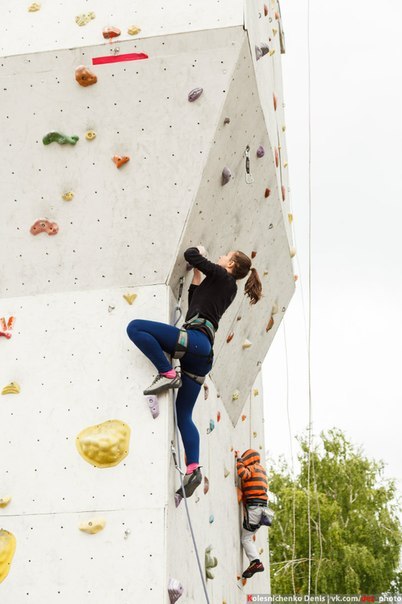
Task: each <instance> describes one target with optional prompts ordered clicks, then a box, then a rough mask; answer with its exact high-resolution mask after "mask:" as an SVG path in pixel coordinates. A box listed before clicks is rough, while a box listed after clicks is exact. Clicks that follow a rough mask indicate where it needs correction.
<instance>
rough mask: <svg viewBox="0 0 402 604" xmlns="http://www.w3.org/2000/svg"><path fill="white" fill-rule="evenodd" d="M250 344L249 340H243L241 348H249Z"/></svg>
mask: <svg viewBox="0 0 402 604" xmlns="http://www.w3.org/2000/svg"><path fill="white" fill-rule="evenodd" d="M251 346H252V344H251V342H250V340H244V342H243V345H242V348H243V350H246V348H251Z"/></svg>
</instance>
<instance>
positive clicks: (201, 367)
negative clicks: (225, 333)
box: [127, 319, 212, 465]
mask: <svg viewBox="0 0 402 604" xmlns="http://www.w3.org/2000/svg"><path fill="white" fill-rule="evenodd" d="M127 333H128V337H129V338H130V340H132V341H133V342H134V344H135V345H136V346H137V347H138V348H139V349H140V350H141V352H143V353H144V354H145V356H147V357H148V359H149V360H150V361H151V362H152V363H153V364H154V365H155V367H156V369H157V370H158V371H159V373H162V372H163V373H165V372H166V371H169V370H170V369H172V365H171V364H170V363H169V361H168V359H167V358H166V355H165V354H164V353H165V352H167V353H168V354H172V353H173V351H174V349H175V346H176V342H177V338H178V336H179V329H178V327H173V326H172V325H166V323H158V322H156V321H144V320H142V319H135V320H134V321H131V322H130V323H129V324H128V326H127ZM210 353H211V343H210V341H209V339H208V336H207V335H206V334H205V333H203V332H202V331H198V330H195V329H191V330H189V331H188V352H186V354H185V355H184V356H183V357H182V358H181V359H180V365H181V368H182V370H184V371H189V372H190V373H194V374H195V375H202V376H204V375H207V374H208V373H209V372H210V371H211V368H212V360H211V358H209V357H210ZM198 355H200V356H198ZM181 379H182V386H181V388H179V391H178V394H177V400H176V409H177V424H178V427H179V430H180V434H181V437H182V440H183V445H184V450H185V452H186V458H187V465H188V464H191V463H199V457H200V435H199V433H198V430H197V428H196V426H195V424H194V422H193V419H192V413H193V408H194V405H195V401H196V400H197V397H198V394H199V392H200V389H201V385H200V384H197V382H195V381H194V380H193V379H191V378H190V377H188V376H187V375H186V374H184V373H182V376H181Z"/></svg>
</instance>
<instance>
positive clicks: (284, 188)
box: [281, 185, 286, 201]
mask: <svg viewBox="0 0 402 604" xmlns="http://www.w3.org/2000/svg"><path fill="white" fill-rule="evenodd" d="M281 189H282V201H285V199H286V187H285V185H282V187H281Z"/></svg>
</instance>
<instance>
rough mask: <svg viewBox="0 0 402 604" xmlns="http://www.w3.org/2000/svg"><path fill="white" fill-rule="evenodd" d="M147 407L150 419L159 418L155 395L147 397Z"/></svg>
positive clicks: (157, 402)
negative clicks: (150, 415)
mask: <svg viewBox="0 0 402 604" xmlns="http://www.w3.org/2000/svg"><path fill="white" fill-rule="evenodd" d="M147 402H148V407H149V409H150V411H151V414H152V417H153V418H154V419H156V418H157V417H158V416H159V401H158V397H157V396H156V395H155V394H151V395H150V396H147Z"/></svg>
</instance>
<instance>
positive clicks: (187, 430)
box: [127, 246, 262, 497]
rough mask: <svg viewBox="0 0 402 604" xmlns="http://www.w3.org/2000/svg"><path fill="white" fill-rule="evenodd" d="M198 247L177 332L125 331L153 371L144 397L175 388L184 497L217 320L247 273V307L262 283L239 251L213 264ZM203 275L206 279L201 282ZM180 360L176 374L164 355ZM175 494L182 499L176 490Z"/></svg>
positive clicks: (159, 326)
mask: <svg viewBox="0 0 402 604" xmlns="http://www.w3.org/2000/svg"><path fill="white" fill-rule="evenodd" d="M205 256H206V251H205V248H203V247H202V246H199V247H190V248H188V249H187V250H186V251H185V252H184V258H185V259H186V260H187V262H188V263H189V264H190V265H191V266H192V267H193V268H194V276H193V280H192V283H191V285H190V287H189V290H188V311H187V314H186V317H185V323H184V325H183V327H182V328H181V329H179V328H177V327H174V326H172V325H166V324H165V323H158V322H155V321H145V320H142V319H135V320H134V321H131V322H130V323H129V325H128V327H127V333H128V336H129V338H130V339H131V340H132V341H133V342H134V344H135V345H136V346H137V347H138V348H139V349H140V350H141V351H142V352H143V353H144V354H145V355H146V356H147V357H148V359H149V360H150V361H151V362H152V363H153V364H154V365H155V367H156V369H157V370H158V375H157V376H156V378H155V379H154V381H153V382H152V384H151V385H150V386H149V387H148V388H147V389H146V390H144V394H159V393H160V392H164V391H166V390H168V389H170V388H179V391H178V394H177V400H176V409H177V423H178V427H179V430H180V434H181V437H182V440H183V445H184V450H185V453H186V463H187V471H186V475H185V477H184V479H183V485H184V491H185V495H186V497H190V496H191V495H192V494H193V493H194V491H195V489H196V488H197V486H198V485H199V484H201V481H202V474H201V469H200V468H201V466H200V464H199V449H200V436H199V433H198V430H197V428H196V426H195V424H194V423H193V420H192V412H193V408H194V405H195V402H196V400H197V397H198V394H199V392H200V389H201V385H202V383H203V382H204V379H205V376H206V375H207V374H208V373H209V372H210V370H211V368H212V362H213V344H214V339H215V332H216V331H217V329H218V325H219V321H220V319H221V317H222V315H223V313H224V312H225V311H226V309H227V308H228V307H229V306H230V304H231V303H232V302H233V300H234V298H235V296H236V293H237V283H236V282H237V281H239V280H240V279H244V278H245V277H246V276H247V275H248V274H249V273H250V272H251V274H250V276H249V278H248V280H247V282H246V285H245V288H244V293H245V294H246V295H247V296H248V297H249V298H250V304H256V303H257V302H258V300H260V298H261V291H262V287H261V281H260V279H259V276H258V273H257V271H256V269H255V268H253V267H252V266H251V260H250V258H249V257H248V256H246V254H243V252H240V251H231V252H229V253H228V254H226V256H221V257H220V258H219V260H218V263H217V264H215V263H213V262H210V261H209V260H207V259H206V258H205ZM201 273H204V275H205V279H202V274H201ZM165 352H166V353H168V354H169V355H172V356H173V358H180V364H181V372H180V373H181V375H180V374H179V373H178V372H176V370H175V369H173V367H172V365H171V364H170V362H169V361H168V359H167V358H166V355H165V354H164V353H165ZM177 494H178V495H181V496H183V494H182V493H181V489H179V491H177Z"/></svg>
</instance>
